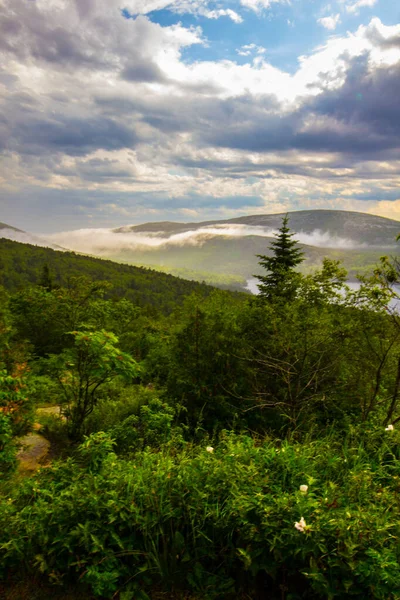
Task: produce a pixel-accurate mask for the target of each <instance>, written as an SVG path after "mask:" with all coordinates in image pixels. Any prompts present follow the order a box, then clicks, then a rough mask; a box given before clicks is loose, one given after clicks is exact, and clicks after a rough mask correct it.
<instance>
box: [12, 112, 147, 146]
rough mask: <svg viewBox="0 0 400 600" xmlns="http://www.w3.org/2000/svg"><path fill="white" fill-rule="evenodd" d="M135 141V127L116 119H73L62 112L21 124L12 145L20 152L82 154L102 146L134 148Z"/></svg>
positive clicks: (14, 134)
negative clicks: (51, 117) (56, 116)
mask: <svg viewBox="0 0 400 600" xmlns="http://www.w3.org/2000/svg"><path fill="white" fill-rule="evenodd" d="M136 142H137V137H136V135H135V133H134V131H132V130H131V129H129V128H128V127H125V126H124V125H123V124H121V123H118V122H117V121H115V120H113V119H106V118H103V117H92V118H88V119H83V118H82V119H76V118H75V119H73V118H68V117H63V116H62V115H60V116H59V118H58V119H57V120H56V119H52V120H50V119H38V118H34V119H32V120H31V121H25V122H24V123H20V124H18V126H17V127H16V128H14V132H13V138H12V142H11V143H10V145H9V149H10V150H14V151H19V152H20V153H21V154H31V153H33V154H47V153H52V152H57V153H64V154H67V155H70V156H83V155H85V154H87V153H89V152H92V151H94V150H97V149H99V148H101V149H105V150H119V149H121V148H132V147H133V146H134V145H135V143H136Z"/></svg>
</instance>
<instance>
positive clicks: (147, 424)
mask: <svg viewBox="0 0 400 600" xmlns="http://www.w3.org/2000/svg"><path fill="white" fill-rule="evenodd" d="M174 417H175V410H174V409H173V408H172V407H171V406H169V405H168V404H166V403H165V402H161V401H160V400H158V399H157V398H153V399H152V400H150V402H149V404H148V405H144V406H142V407H141V409H140V411H139V415H137V416H136V415H131V416H129V417H127V418H126V419H124V420H123V421H122V422H121V423H120V424H118V425H116V426H115V427H113V428H112V429H111V430H110V435H111V436H112V437H113V439H114V440H115V442H116V449H117V452H118V453H127V452H134V451H137V450H142V449H144V448H146V446H152V447H156V448H159V447H160V446H161V445H162V444H166V443H167V442H169V441H170V439H171V437H172V435H174V438H175V441H178V437H179V439H180V434H181V428H180V427H175V428H174V429H173V427H172V424H173V420H174Z"/></svg>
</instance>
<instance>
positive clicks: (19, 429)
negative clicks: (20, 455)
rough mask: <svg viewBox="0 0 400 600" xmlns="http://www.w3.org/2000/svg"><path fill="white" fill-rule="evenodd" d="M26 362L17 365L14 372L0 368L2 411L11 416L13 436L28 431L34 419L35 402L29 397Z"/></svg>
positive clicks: (0, 402) (0, 409)
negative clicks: (10, 372)
mask: <svg viewBox="0 0 400 600" xmlns="http://www.w3.org/2000/svg"><path fill="white" fill-rule="evenodd" d="M25 371H26V364H19V365H16V366H15V371H14V373H13V374H9V373H7V371H5V370H0V412H1V413H2V414H3V415H7V416H8V417H9V422H10V425H11V431H12V435H13V436H18V435H22V434H24V433H26V432H27V431H28V430H29V429H30V427H31V425H32V421H33V403H32V401H31V399H30V398H29V397H27V385H26V378H25Z"/></svg>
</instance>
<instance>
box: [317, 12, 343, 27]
mask: <svg viewBox="0 0 400 600" xmlns="http://www.w3.org/2000/svg"><path fill="white" fill-rule="evenodd" d="M318 23H319V24H320V25H322V27H325V29H329V30H331V31H333V30H334V29H336V27H337V26H338V25H339V23H340V14H339V13H338V14H336V15H331V16H330V17H322V18H321V19H318Z"/></svg>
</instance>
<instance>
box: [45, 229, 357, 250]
mask: <svg viewBox="0 0 400 600" xmlns="http://www.w3.org/2000/svg"><path fill="white" fill-rule="evenodd" d="M277 233H278V231H277V230H276V229H271V228H266V227H260V226H250V225H232V224H221V225H210V226H205V227H199V228H198V229H190V230H188V231H183V232H180V233H172V234H171V233H167V232H165V231H156V232H154V231H153V232H146V231H141V232H136V231H131V230H129V229H128V228H126V229H125V230H122V231H121V230H119V232H116V231H113V230H112V229H77V230H75V231H65V232H61V233H55V234H52V235H49V236H47V239H49V240H52V241H53V242H55V243H57V244H60V245H61V246H63V247H65V248H69V249H71V250H75V251H77V252H86V253H88V254H105V253H117V252H119V251H126V250H136V251H138V250H142V251H144V250H152V249H158V248H163V247H167V246H202V245H203V244H205V242H207V241H208V240H210V239H212V238H215V237H220V236H223V237H229V238H242V237H246V236H259V237H267V238H273V237H274V236H276V235H277ZM295 239H296V240H297V241H298V242H300V243H302V244H307V245H310V246H317V247H320V248H360V247H362V246H363V245H362V244H357V243H356V242H354V241H352V240H350V239H347V238H341V237H337V236H333V235H331V234H330V233H329V232H327V231H321V230H319V229H316V230H315V231H313V232H312V233H305V232H303V231H300V232H298V233H296V234H295Z"/></svg>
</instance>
